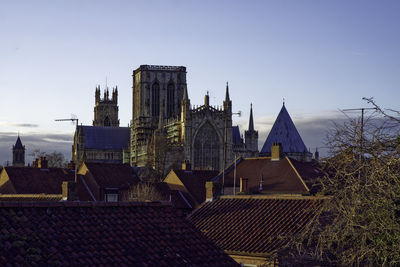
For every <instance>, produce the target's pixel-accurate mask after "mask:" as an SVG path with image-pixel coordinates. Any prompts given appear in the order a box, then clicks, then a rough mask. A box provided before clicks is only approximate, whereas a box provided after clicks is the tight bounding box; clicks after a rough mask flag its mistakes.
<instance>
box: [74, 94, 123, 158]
mask: <svg viewBox="0 0 400 267" xmlns="http://www.w3.org/2000/svg"><path fill="white" fill-rule="evenodd" d="M129 138H130V128H129V127H119V118H118V88H117V87H115V88H113V90H112V96H111V98H110V97H109V90H108V88H107V89H106V90H105V91H104V98H103V99H101V98H100V86H98V87H96V90H95V107H94V119H93V126H89V125H79V126H77V128H76V130H75V136H74V144H73V145H72V160H73V161H74V162H77V163H78V164H80V163H81V162H83V161H85V162H102V163H123V162H124V157H123V155H124V151H129V149H128V148H129ZM128 162H129V161H128Z"/></svg>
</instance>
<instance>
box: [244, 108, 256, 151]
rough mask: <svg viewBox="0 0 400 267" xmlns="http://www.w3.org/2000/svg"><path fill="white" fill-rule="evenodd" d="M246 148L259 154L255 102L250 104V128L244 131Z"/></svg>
mask: <svg viewBox="0 0 400 267" xmlns="http://www.w3.org/2000/svg"><path fill="white" fill-rule="evenodd" d="M244 137H245V146H246V150H247V151H249V152H250V153H251V154H252V156H258V131H255V130H254V120H253V104H250V118H249V129H248V130H247V131H245V132H244Z"/></svg>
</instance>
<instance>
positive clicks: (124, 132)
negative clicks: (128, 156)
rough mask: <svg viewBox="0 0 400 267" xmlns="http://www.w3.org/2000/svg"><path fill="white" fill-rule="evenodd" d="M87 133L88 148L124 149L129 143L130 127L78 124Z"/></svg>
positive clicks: (86, 142) (86, 146) (86, 144)
mask: <svg viewBox="0 0 400 267" xmlns="http://www.w3.org/2000/svg"><path fill="white" fill-rule="evenodd" d="M79 131H83V134H84V135H85V148H86V149H111V150H122V149H124V148H126V147H128V145H129V138H130V128H129V127H103V126H82V125H81V126H78V132H79Z"/></svg>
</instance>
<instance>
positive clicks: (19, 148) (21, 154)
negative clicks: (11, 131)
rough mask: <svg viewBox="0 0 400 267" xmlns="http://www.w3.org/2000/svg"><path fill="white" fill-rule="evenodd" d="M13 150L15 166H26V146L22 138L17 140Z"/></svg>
mask: <svg viewBox="0 0 400 267" xmlns="http://www.w3.org/2000/svg"><path fill="white" fill-rule="evenodd" d="M12 150H13V166H16V167H24V166H25V146H23V145H22V142H21V138H19V134H18V138H17V142H16V143H15V145H14V146H13V148H12Z"/></svg>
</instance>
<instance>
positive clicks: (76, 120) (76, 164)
mask: <svg viewBox="0 0 400 267" xmlns="http://www.w3.org/2000/svg"><path fill="white" fill-rule="evenodd" d="M71 117H72V118H70V119H56V120H55V121H71V122H72V123H73V122H76V129H78V121H79V120H78V118H76V116H74V115H72V116H71ZM75 138H76V137H75ZM74 145H75V151H74V152H75V162H74V163H75V164H74V165H75V174H74V175H75V177H74V178H75V183H76V182H77V181H78V179H77V172H78V160H77V155H76V149H77V144H76V140H74Z"/></svg>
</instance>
